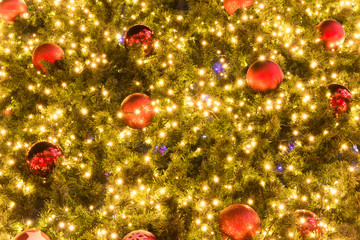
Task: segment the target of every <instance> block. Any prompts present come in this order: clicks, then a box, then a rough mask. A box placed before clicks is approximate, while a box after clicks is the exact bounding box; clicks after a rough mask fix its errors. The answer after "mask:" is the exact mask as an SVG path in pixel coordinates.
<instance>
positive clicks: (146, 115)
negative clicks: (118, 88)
mask: <svg viewBox="0 0 360 240" xmlns="http://www.w3.org/2000/svg"><path fill="white" fill-rule="evenodd" d="M120 112H121V114H122V119H123V121H124V123H125V124H126V125H128V126H129V127H131V128H135V129H141V128H144V127H147V126H148V125H149V124H150V123H151V122H152V118H153V117H154V115H155V112H154V108H153V106H152V105H151V99H150V98H149V97H148V96H147V95H145V94H143V93H133V94H131V95H129V96H127V97H126V98H125V99H124V100H123V102H122V103H121V106H120Z"/></svg>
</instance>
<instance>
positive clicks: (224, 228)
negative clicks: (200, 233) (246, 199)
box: [218, 204, 261, 240]
mask: <svg viewBox="0 0 360 240" xmlns="http://www.w3.org/2000/svg"><path fill="white" fill-rule="evenodd" d="M218 224H219V228H220V231H221V233H222V238H223V239H231V240H250V239H252V238H253V237H255V236H257V235H258V234H259V233H260V231H261V227H260V218H259V216H258V214H257V213H256V212H255V211H254V210H253V209H252V208H251V207H249V206H247V205H244V204H233V205H230V206H228V207H226V208H225V209H224V210H222V211H221V213H220V215H219V218H218Z"/></svg>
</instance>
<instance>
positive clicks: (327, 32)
mask: <svg viewBox="0 0 360 240" xmlns="http://www.w3.org/2000/svg"><path fill="white" fill-rule="evenodd" d="M317 29H318V32H319V33H320V39H321V41H322V42H323V43H324V46H325V48H326V49H327V50H332V49H337V48H338V47H339V46H340V45H341V44H343V43H344V40H345V30H344V28H343V27H342V26H341V24H340V23H338V22H337V21H335V20H325V21H322V22H321V23H320V24H319V25H318V27H317Z"/></svg>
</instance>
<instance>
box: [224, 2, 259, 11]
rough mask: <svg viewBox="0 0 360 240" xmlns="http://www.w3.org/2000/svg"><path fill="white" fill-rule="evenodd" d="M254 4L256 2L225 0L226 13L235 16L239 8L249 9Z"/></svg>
mask: <svg viewBox="0 0 360 240" xmlns="http://www.w3.org/2000/svg"><path fill="white" fill-rule="evenodd" d="M253 4H254V0H224V8H225V11H226V12H227V13H228V14H230V15H233V14H234V13H235V11H236V10H238V9H239V8H249V7H251V6H252V5H253Z"/></svg>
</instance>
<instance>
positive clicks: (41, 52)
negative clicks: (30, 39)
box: [32, 43, 64, 72]
mask: <svg viewBox="0 0 360 240" xmlns="http://www.w3.org/2000/svg"><path fill="white" fill-rule="evenodd" d="M63 56H64V51H63V50H62V48H61V47H59V46H58V45H56V44H54V43H44V44H41V45H40V46H38V47H37V48H35V51H34V53H33V55H32V62H33V64H34V67H35V68H37V69H39V70H41V71H42V72H46V69H45V67H44V65H43V64H41V63H40V61H41V60H43V61H47V62H50V63H52V64H54V63H55V61H58V60H61V58H62V57H63Z"/></svg>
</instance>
